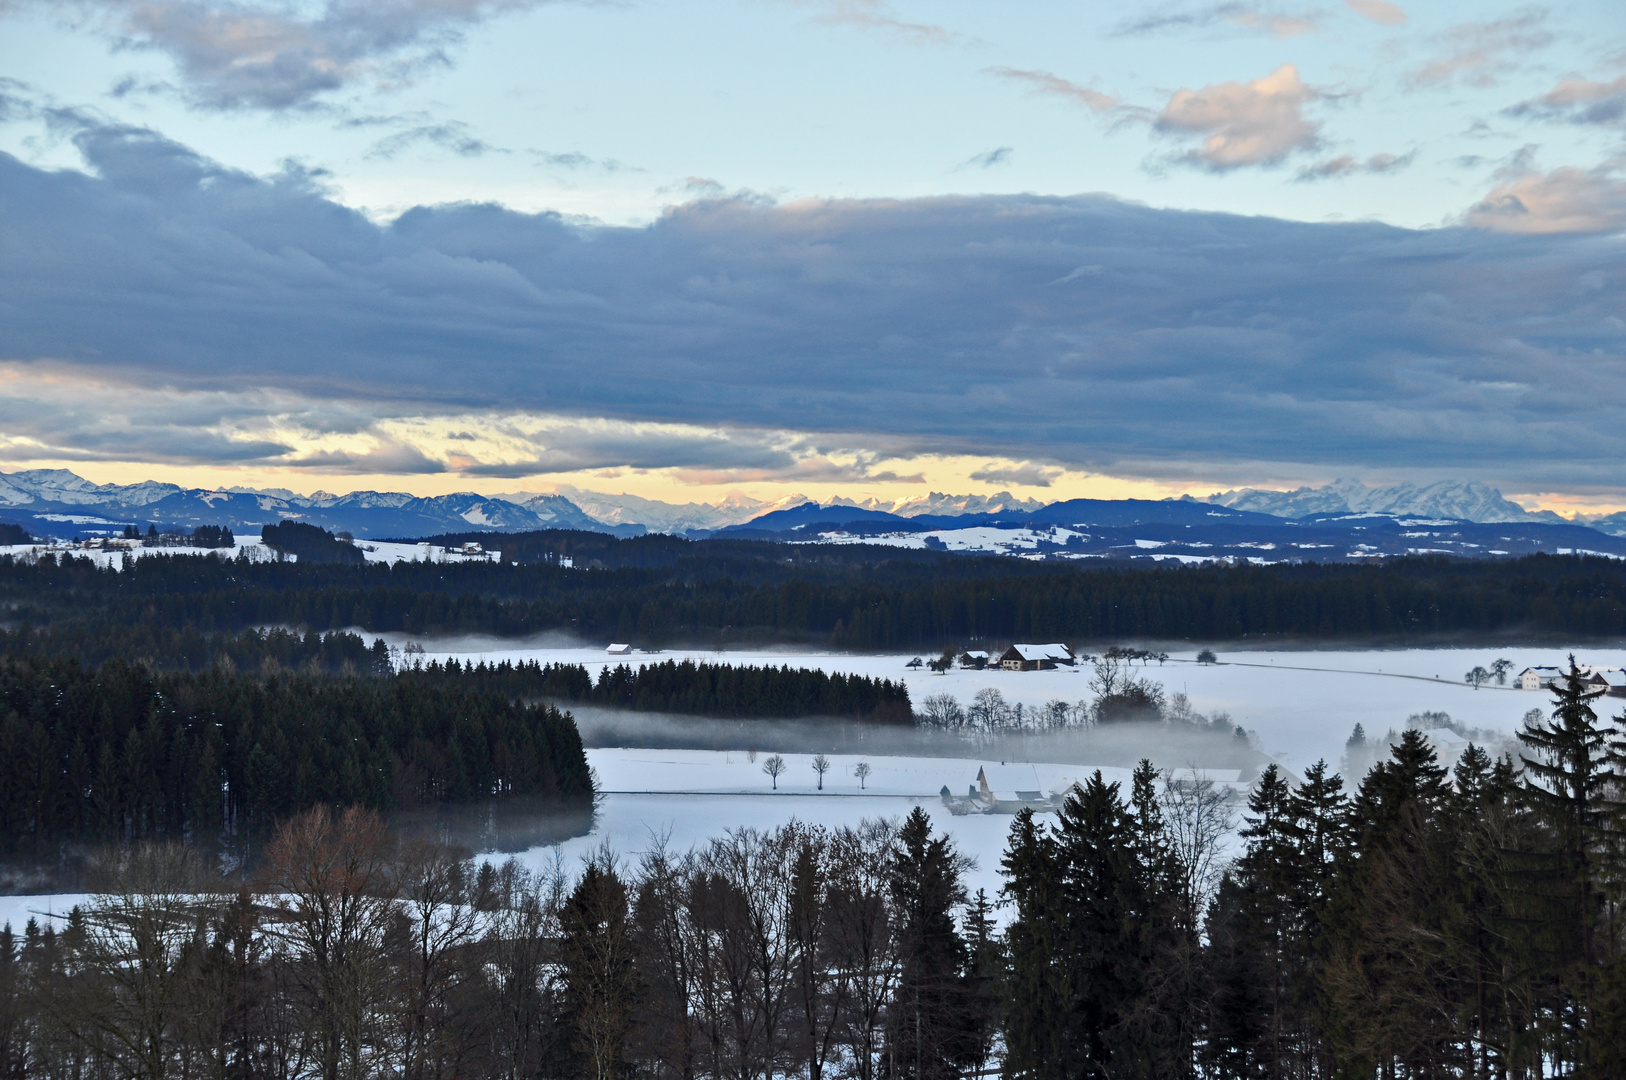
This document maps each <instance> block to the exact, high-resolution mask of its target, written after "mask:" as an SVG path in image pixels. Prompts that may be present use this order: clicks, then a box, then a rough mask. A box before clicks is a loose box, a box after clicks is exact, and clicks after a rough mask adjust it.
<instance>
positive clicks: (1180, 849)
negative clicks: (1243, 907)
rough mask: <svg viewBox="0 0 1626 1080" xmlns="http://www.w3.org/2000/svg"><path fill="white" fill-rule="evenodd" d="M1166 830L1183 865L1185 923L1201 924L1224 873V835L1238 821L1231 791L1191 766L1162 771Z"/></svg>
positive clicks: (1188, 925) (1191, 927)
mask: <svg viewBox="0 0 1626 1080" xmlns="http://www.w3.org/2000/svg"><path fill="white" fill-rule="evenodd" d="M1159 801H1160V802H1161V803H1162V804H1163V824H1164V831H1165V833H1166V835H1167V836H1168V840H1169V846H1170V848H1171V849H1172V850H1173V852H1174V854H1175V856H1176V859H1177V862H1178V865H1179V867H1180V871H1179V873H1180V889H1181V892H1182V894H1183V895H1182V907H1183V909H1184V910H1183V917H1184V919H1185V926H1186V929H1188V930H1189V931H1191V932H1193V933H1194V932H1195V931H1196V928H1197V927H1198V926H1200V925H1201V923H1202V918H1203V913H1204V912H1205V911H1207V909H1208V902H1209V901H1210V900H1212V899H1213V897H1214V892H1215V890H1217V889H1218V888H1219V883H1220V879H1221V878H1222V877H1224V876H1225V865H1224V862H1223V861H1222V859H1221V854H1222V850H1223V847H1222V845H1223V844H1224V841H1225V837H1226V835H1227V834H1228V833H1229V832H1230V831H1231V829H1232V828H1233V827H1234V826H1235V824H1236V814H1235V811H1234V809H1233V805H1232V804H1233V796H1232V793H1231V790H1230V789H1229V788H1222V787H1220V786H1219V785H1218V784H1216V783H1215V782H1214V780H1213V779H1212V778H1211V777H1209V776H1207V775H1206V774H1204V773H1203V772H1201V771H1200V770H1198V769H1197V768H1195V767H1193V768H1190V769H1186V770H1183V771H1181V772H1180V773H1172V772H1165V773H1164V774H1163V793H1162V797H1161V799H1160V800H1159Z"/></svg>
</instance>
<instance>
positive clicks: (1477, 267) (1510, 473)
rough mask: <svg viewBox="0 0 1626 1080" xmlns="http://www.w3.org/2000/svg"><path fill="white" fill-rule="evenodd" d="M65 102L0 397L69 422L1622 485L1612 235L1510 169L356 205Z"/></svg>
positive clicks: (443, 450) (1595, 218)
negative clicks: (1087, 187) (1052, 189)
mask: <svg viewBox="0 0 1626 1080" xmlns="http://www.w3.org/2000/svg"><path fill="white" fill-rule="evenodd" d="M79 122H80V123H81V124H84V125H86V126H83V127H81V128H80V129H78V130H77V131H76V132H75V133H74V136H73V137H74V144H75V145H77V146H78V147H79V149H80V152H81V153H82V154H83V155H84V157H85V162H86V167H87V169H89V170H90V171H89V173H86V172H77V171H72V170H60V169H46V168H37V167H35V166H32V165H29V164H27V163H24V162H21V161H19V160H17V159H16V158H14V157H10V156H7V155H3V154H0V199H3V201H4V205H5V206H6V208H7V209H6V229H7V242H6V243H5V244H4V245H0V343H3V346H0V359H5V360H9V361H11V362H12V363H13V366H14V367H16V368H18V369H19V370H23V369H26V370H28V371H46V370H49V371H51V372H54V373H56V374H55V376H54V377H57V378H60V379H68V380H70V381H69V382H64V383H61V384H60V388H59V389H57V390H54V391H51V392H50V393H47V392H46V391H45V390H43V389H40V388H39V387H38V386H31V387H30V388H27V389H28V392H27V393H26V394H24V393H22V391H21V390H13V389H11V385H12V384H7V390H6V392H5V393H3V394H0V398H4V399H5V401H4V403H3V404H4V406H5V408H6V409H8V410H9V411H7V412H6V413H5V414H4V416H0V431H3V432H5V434H6V435H7V436H16V437H19V438H21V437H24V436H26V437H27V438H28V439H30V440H32V441H33V442H34V443H37V444H39V445H41V446H49V447H53V448H56V449H60V450H64V452H66V451H76V452H80V453H84V454H94V455H107V454H119V455H122V456H123V457H124V459H126V460H128V459H131V458H134V459H137V460H140V459H141V458H142V456H146V458H148V459H150V460H154V461H157V460H180V459H182V458H185V459H187V460H201V459H207V458H208V457H209V456H210V455H211V454H212V453H214V452H215V451H216V449H217V448H218V451H219V453H220V454H221V455H222V458H221V459H222V460H235V458H232V457H230V456H229V455H242V454H249V455H251V456H252V455H256V454H257V455H260V456H261V457H265V456H266V455H269V458H267V460H283V459H285V458H288V457H308V456H309V455H312V454H316V453H319V452H326V453H328V454H329V455H333V456H330V457H329V458H327V459H325V460H326V461H327V462H328V463H329V464H328V466H327V467H330V468H344V467H355V466H345V465H343V464H342V463H341V462H340V459H339V457H338V455H341V454H349V455H350V457H351V460H352V461H355V460H357V458H356V455H365V454H367V453H369V452H382V450H381V448H383V447H385V446H387V445H388V444H389V443H390V441H392V440H393V441H394V442H395V443H398V444H400V445H403V446H409V447H414V448H416V449H417V450H418V451H420V452H421V453H422V454H423V456H424V457H426V458H428V459H430V460H431V461H436V462H442V463H444V464H445V466H446V468H447V469H449V470H458V469H461V468H464V467H465V464H464V463H466V467H467V468H468V469H471V470H473V469H482V468H483V469H487V470H495V469H508V470H510V471H514V472H519V471H524V470H525V469H527V468H535V469H557V468H587V467H591V468H594V469H598V468H611V467H616V466H626V467H638V468H651V469H655V468H671V469H682V470H688V471H689V474H691V475H694V476H703V475H704V476H714V477H736V478H737V477H741V476H748V475H761V476H768V477H774V478H782V477H800V476H805V475H831V476H848V477H862V476H866V475H869V474H870V473H871V472H872V471H873V470H877V469H887V470H894V471H896V472H898V473H909V472H912V471H914V469H915V468H916V466H913V465H910V464H908V462H909V461H910V459H911V457H913V456H918V455H926V454H939V455H975V457H976V459H977V460H978V461H979V462H985V461H1008V462H1043V463H1045V465H1046V466H1050V467H1057V468H1066V469H1069V470H1079V471H1089V472H1094V473H1109V474H1112V475H1118V476H1143V477H1152V478H1164V477H1178V478H1189V477H1192V476H1194V475H1201V476H1205V477H1207V476H1212V477H1214V478H1215V480H1216V481H1217V482H1222V483H1223V482H1226V481H1227V480H1228V478H1229V477H1230V476H1236V475H1245V474H1247V473H1249V472H1250V471H1264V470H1262V469H1259V467H1258V463H1261V462H1267V463H1271V464H1272V466H1273V467H1274V468H1275V473H1274V474H1276V475H1280V474H1286V473H1288V472H1294V474H1301V473H1305V472H1311V473H1323V472H1324V473H1326V474H1327V475H1343V474H1344V471H1345V470H1352V471H1355V472H1366V473H1380V472H1384V471H1391V472H1392V471H1394V470H1398V469H1406V468H1413V467H1417V466H1418V464H1419V463H1426V464H1427V466H1428V467H1429V468H1430V469H1432V470H1434V471H1436V472H1438V473H1440V474H1449V475H1460V476H1464V477H1466V478H1472V479H1495V480H1497V481H1498V482H1500V483H1503V484H1508V485H1513V486H1515V487H1516V489H1517V490H1543V491H1556V490H1565V489H1568V488H1570V487H1574V486H1576V485H1582V484H1599V485H1603V486H1606V487H1612V488H1615V489H1618V488H1620V487H1621V481H1620V478H1619V476H1620V471H1619V462H1620V461H1621V460H1622V458H1626V323H1622V322H1621V321H1620V318H1619V313H1620V312H1621V311H1622V310H1626V275H1623V274H1622V273H1621V270H1620V258H1619V239H1618V237H1616V236H1610V235H1596V234H1587V233H1578V232H1572V233H1547V234H1525V235H1509V234H1507V233H1506V232H1501V231H1498V228H1497V226H1504V227H1505V219H1506V218H1507V217H1508V216H1509V214H1510V213H1511V214H1512V216H1514V217H1518V218H1520V219H1521V220H1528V219H1529V218H1531V217H1535V218H1542V217H1545V219H1546V220H1548V221H1552V220H1554V219H1555V217H1557V214H1556V210H1555V209H1554V207H1555V206H1556V203H1553V202H1549V203H1548V204H1542V203H1540V202H1539V201H1534V208H1532V206H1533V200H1532V198H1531V193H1532V192H1533V191H1535V190H1537V189H1540V188H1541V184H1540V180H1541V179H1542V178H1539V177H1527V178H1525V179H1524V180H1522V181H1521V180H1520V179H1519V178H1517V177H1509V178H1507V179H1505V180H1500V181H1497V183H1498V184H1505V185H1522V186H1518V187H1517V188H1516V191H1515V192H1514V193H1515V194H1517V195H1518V197H1519V199H1520V202H1521V204H1522V205H1523V207H1524V210H1523V213H1522V214H1520V213H1519V212H1518V211H1516V210H1515V211H1511V212H1510V211H1509V210H1508V209H1507V208H1506V207H1504V206H1502V205H1501V204H1500V203H1497V202H1493V201H1492V200H1487V204H1489V205H1487V207H1486V208H1485V209H1482V210H1479V211H1476V214H1475V215H1474V216H1473V217H1471V218H1470V220H1471V221H1472V222H1473V225H1475V226H1480V225H1490V226H1491V227H1467V226H1466V225H1464V226H1451V227H1443V228H1436V229H1429V230H1407V229H1399V228H1393V227H1389V226H1385V225H1381V224H1377V223H1371V222H1357V223H1319V222H1318V223H1311V222H1292V221H1282V220H1274V219H1270V218H1266V217H1242V216H1232V215H1226V214H1217V213H1202V212H1195V211H1173V210H1164V209H1158V208H1155V207H1149V206H1141V205H1135V204H1131V203H1125V202H1120V201H1117V200H1114V199H1111V198H1106V197H1100V196H1093V197H1092V196H1075V197H1041V196H1037V195H1004V196H977V197H971V196H964V197H939V198H921V199H849V200H805V201H798V202H790V203H784V204H779V205H773V204H768V203H765V202H762V201H760V200H747V199H735V198H706V199H698V200H695V201H692V202H687V203H684V204H681V205H676V206H673V207H671V208H669V209H668V210H666V211H665V212H664V213H663V214H661V215H660V217H659V218H658V219H656V220H655V221H653V222H651V223H650V224H648V225H644V226H638V227H621V226H615V227H612V226H598V225H584V224H581V223H577V222H573V221H570V220H567V219H565V218H563V217H562V216H560V215H557V214H545V213H544V214H525V213H518V212H515V211H512V210H508V209H505V208H503V207H500V206H494V205H469V204H459V205H449V206H432V207H431V206H425V207H417V208H414V209H412V210H410V211H408V212H406V213H405V214H403V215H402V216H400V217H399V218H398V219H396V220H394V221H392V222H388V223H379V222H375V221H372V220H369V219H368V218H367V217H366V216H364V215H362V214H360V213H357V212H355V211H352V210H350V209H347V208H346V207H344V206H342V205H339V204H338V203H336V202H334V201H333V199H332V198H331V197H330V196H328V195H326V194H324V193H323V192H322V190H321V187H320V184H319V183H316V182H313V181H312V180H311V178H310V177H309V176H308V175H307V174H301V173H299V172H298V171H295V170H284V171H283V172H280V173H278V174H276V175H273V176H270V177H257V176H252V175H248V174H245V173H242V172H238V171H234V170H231V169H227V168H224V167H222V166H220V165H218V164H217V163H214V162H211V161H209V160H208V159H206V158H203V157H201V156H199V155H198V154H196V153H194V152H193V151H191V150H189V149H188V148H187V147H185V146H182V145H179V144H177V143H175V142H173V141H171V140H168V139H166V138H164V137H163V136H161V135H159V134H157V133H154V132H150V131H144V130H141V129H135V128H127V127H112V126H104V127H97V126H94V124H92V123H91V121H88V120H85V119H84V118H80V121H79ZM1555 178H1556V179H1555ZM1569 178H1570V177H1569V174H1566V173H1564V172H1563V171H1562V170H1560V171H1559V172H1557V173H1552V174H1549V175H1548V176H1547V177H1546V178H1545V179H1546V182H1547V189H1548V190H1549V191H1550V190H1551V189H1553V188H1555V187H1557V186H1559V185H1558V183H1557V181H1564V180H1567V179H1569ZM1573 179H1574V180H1575V181H1576V182H1575V183H1571V184H1570V185H1569V189H1568V190H1569V191H1570V193H1571V195H1572V198H1571V204H1572V205H1574V204H1576V203H1577V201H1578V200H1577V198H1575V197H1573V196H1575V195H1576V192H1577V191H1578V190H1579V189H1581V188H1586V189H1587V190H1590V191H1592V192H1593V194H1594V196H1595V199H1594V203H1593V204H1588V205H1591V207H1592V208H1591V209H1590V210H1587V211H1586V213H1588V214H1590V215H1591V216H1590V218H1588V219H1587V221H1586V224H1587V225H1588V227H1595V226H1607V225H1608V222H1609V221H1610V220H1618V214H1619V210H1618V209H1617V207H1618V205H1619V204H1618V202H1611V201H1610V200H1611V199H1613V198H1614V195H1613V194H1612V193H1613V192H1615V191H1616V190H1617V189H1615V188H1612V187H1609V186H1607V183H1606V181H1608V178H1607V177H1599V176H1597V175H1596V174H1589V173H1588V174H1580V175H1579V176H1578V177H1575V178H1573ZM1588 185H1590V186H1588ZM1493 213H1494V214H1496V215H1500V216H1498V217H1496V218H1495V220H1491V221H1487V220H1486V217H1487V215H1488V214H1493ZM1572 216H1573V215H1572ZM98 387H100V388H105V389H95V388H98ZM86 388H90V389H86ZM206 406H207V407H206ZM107 418H111V419H107ZM19 425H28V426H19ZM458 433H467V434H473V435H475V436H477V438H476V439H473V440H455V439H452V438H451V436H452V435H454V434H458ZM279 448H286V450H283V449H279ZM454 453H455V454H456V455H458V457H456V458H454V457H453V454H454ZM15 456H16V455H15V454H13V459H15ZM312 460H316V459H312Z"/></svg>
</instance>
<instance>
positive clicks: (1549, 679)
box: [1519, 667, 1564, 690]
mask: <svg viewBox="0 0 1626 1080" xmlns="http://www.w3.org/2000/svg"><path fill="white" fill-rule="evenodd" d="M1563 674H1564V673H1563V672H1562V671H1560V670H1559V669H1558V668H1555V667H1527V668H1525V669H1524V670H1523V671H1521V672H1519V689H1520V690H1546V689H1547V688H1548V687H1550V686H1552V685H1553V680H1554V679H1558V678H1560V677H1562V676H1563Z"/></svg>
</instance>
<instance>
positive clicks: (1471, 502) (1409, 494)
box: [1204, 480, 1566, 522]
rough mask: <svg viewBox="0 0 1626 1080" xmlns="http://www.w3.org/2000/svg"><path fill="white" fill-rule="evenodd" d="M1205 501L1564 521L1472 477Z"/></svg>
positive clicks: (1278, 513) (1297, 513)
mask: <svg viewBox="0 0 1626 1080" xmlns="http://www.w3.org/2000/svg"><path fill="white" fill-rule="evenodd" d="M1204 501H1205V502H1211V503H1214V504H1215V505H1217V506H1227V507H1230V508H1231V509H1233V510H1252V511H1254V512H1255V513H1259V514H1270V515H1272V516H1274V517H1285V518H1299V517H1309V516H1310V515H1312V514H1393V515H1397V516H1404V517H1430V518H1450V519H1452V520H1454V521H1477V522H1496V521H1521V522H1529V521H1551V522H1563V521H1565V520H1566V519H1565V518H1562V517H1559V516H1558V515H1557V514H1555V513H1553V512H1552V511H1551V510H1534V511H1532V510H1526V509H1525V508H1524V507H1522V506H1520V505H1519V504H1518V503H1516V502H1512V501H1510V500H1508V499H1504V498H1503V497H1502V493H1501V492H1500V491H1497V490H1496V489H1495V488H1493V487H1487V486H1486V485H1484V484H1481V483H1477V482H1472V481H1470V482H1468V483H1453V482H1451V481H1449V480H1442V481H1440V482H1439V483H1435V484H1429V485H1428V486H1427V487H1418V486H1417V485H1415V484H1400V485H1398V486H1396V487H1387V488H1369V487H1367V486H1366V485H1365V484H1363V483H1361V482H1360V481H1359V480H1334V481H1333V482H1332V483H1330V484H1328V485H1326V486H1325V487H1318V488H1310V487H1302V488H1296V489H1295V490H1293V491H1269V490H1262V489H1260V488H1240V489H1238V490H1235V491H1221V492H1216V493H1215V494H1213V495H1210V496H1208V498H1207V499H1206V500H1204Z"/></svg>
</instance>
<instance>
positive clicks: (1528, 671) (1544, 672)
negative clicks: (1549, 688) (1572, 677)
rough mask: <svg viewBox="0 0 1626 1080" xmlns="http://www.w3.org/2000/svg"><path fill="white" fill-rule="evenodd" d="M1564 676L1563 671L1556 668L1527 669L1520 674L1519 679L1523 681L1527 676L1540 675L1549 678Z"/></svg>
mask: <svg viewBox="0 0 1626 1080" xmlns="http://www.w3.org/2000/svg"><path fill="white" fill-rule="evenodd" d="M1562 674H1563V671H1562V670H1561V669H1559V668H1555V667H1527V668H1525V669H1524V670H1523V671H1521V672H1519V678H1521V679H1522V678H1524V677H1525V676H1526V675H1540V676H1543V677H1545V676H1548V675H1562Z"/></svg>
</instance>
